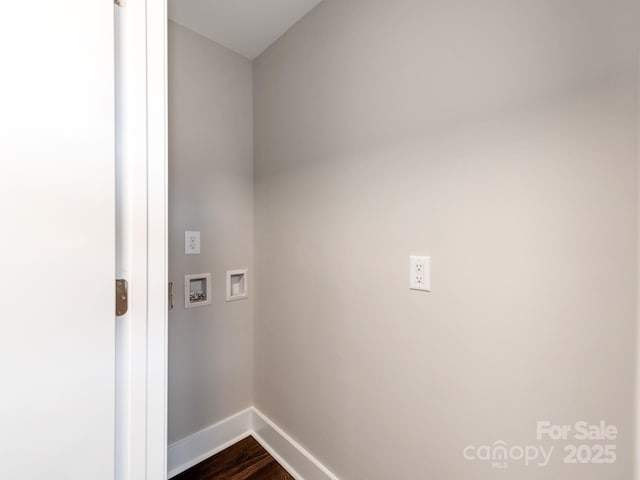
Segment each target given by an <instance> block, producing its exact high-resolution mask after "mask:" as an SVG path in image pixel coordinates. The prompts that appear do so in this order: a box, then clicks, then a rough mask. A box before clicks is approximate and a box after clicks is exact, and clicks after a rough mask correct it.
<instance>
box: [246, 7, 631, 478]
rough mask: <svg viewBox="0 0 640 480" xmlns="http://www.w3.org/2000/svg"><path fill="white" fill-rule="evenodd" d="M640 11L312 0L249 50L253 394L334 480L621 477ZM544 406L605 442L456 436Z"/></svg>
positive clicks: (525, 417)
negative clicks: (596, 451)
mask: <svg viewBox="0 0 640 480" xmlns="http://www.w3.org/2000/svg"><path fill="white" fill-rule="evenodd" d="M638 18H639V16H638V11H637V5H636V2H631V1H623V0H619V1H611V2H599V1H577V0H566V1H557V0H554V1H552V0H520V1H518V2H507V1H502V0H483V1H481V2H478V1H477V0H461V1H455V2H444V1H435V0H433V1H424V0H397V1H394V2H389V1H382V0H380V1H372V0H351V1H344V0H325V1H324V2H323V3H322V4H320V6H319V7H317V8H316V9H315V10H313V11H312V12H311V13H310V14H309V15H308V16H307V17H305V18H304V19H303V20H302V21H301V22H300V23H299V24H298V25H296V26H295V27H294V28H293V29H292V30H290V31H289V32H288V33H287V34H286V35H285V36H284V37H283V38H282V39H281V40H280V41H278V42H277V43H276V44H275V45H274V46H272V47H271V48H270V49H269V50H267V52H266V53H265V54H263V55H262V56H261V57H260V58H258V59H257V60H256V62H255V63H254V99H255V110H254V115H255V124H254V128H255V151H254V154H255V208H256V212H255V213H256V223H255V228H256V243H255V245H256V249H255V255H256V272H257V273H256V274H257V281H256V283H257V284H256V288H255V292H256V327H255V328H256V331H255V404H256V407H257V408H259V409H260V410H261V411H262V412H264V413H265V414H266V415H268V416H269V417H270V418H271V419H272V420H274V421H275V422H276V423H277V424H278V425H279V426H280V427H282V428H283V429H284V430H286V431H287V432H288V433H289V434H291V435H292V436H293V437H294V438H295V439H296V440H298V441H299V442H300V443H301V444H302V445H303V446H304V447H305V448H307V449H308V450H309V451H310V452H311V453H313V454H314V455H315V456H317V457H318V458H319V459H320V460H321V461H323V462H324V463H325V464H326V465H327V466H328V467H329V468H330V469H331V470H333V471H334V472H335V473H336V474H337V475H338V476H339V477H340V478H341V479H343V480H363V479H366V480H387V479H390V478H415V479H418V478H451V479H470V478H473V479H474V480H483V479H493V478H512V479H518V480H529V479H531V480H533V479H536V480H539V479H542V478H549V479H551V478H564V479H567V480H569V479H571V480H574V479H575V480H578V479H580V480H595V479H598V480H604V479H612V478H616V479H621V480H622V479H626V480H630V479H631V478H632V464H633V458H634V450H633V448H632V446H633V423H634V422H633V420H634V404H633V398H634V384H635V378H634V377H635V368H634V359H635V351H636V343H635V339H636V297H637V289H636V284H637V283H636V267H637V256H638V255H637V248H638V247H637V231H636V225H637V194H638V177H637V160H638V156H637V145H638V138H637V137H638V98H637V87H638V74H637V71H638V69H637V45H638V43H637V32H638ZM411 253H423V254H428V255H431V256H432V267H433V277H432V284H433V289H434V291H433V293H431V294H424V293H416V292H410V291H409V290H408V255H409V254H411ZM538 420H550V421H553V422H556V423H561V424H565V423H566V424H572V423H574V422H576V421H579V420H586V421H590V422H598V421H600V420H606V421H607V422H609V423H613V424H615V425H617V427H618V428H619V430H620V436H619V439H618V440H617V442H616V443H617V449H618V461H617V463H616V464H614V465H610V466H589V465H587V466H584V465H564V464H562V459H563V457H564V454H563V451H562V448H563V444H562V443H553V442H548V441H544V442H541V443H542V444H543V445H544V446H545V447H548V446H552V445H555V446H556V448H557V450H558V451H557V452H556V454H555V456H554V458H553V460H552V464H551V465H550V466H549V467H547V468H544V469H541V468H537V467H529V468H524V467H519V466H518V464H517V463H513V464H512V465H511V466H510V468H509V470H508V471H506V472H500V471H497V470H492V469H491V466H490V465H486V464H480V465H479V464H477V463H472V462H467V461H465V460H464V459H463V455H462V450H463V448H464V447H465V446H466V445H470V444H475V445H481V444H492V443H493V442H494V441H496V440H504V441H506V442H508V443H509V444H525V445H526V444H531V443H533V444H537V443H539V442H537V441H536V422H537V421H538Z"/></svg>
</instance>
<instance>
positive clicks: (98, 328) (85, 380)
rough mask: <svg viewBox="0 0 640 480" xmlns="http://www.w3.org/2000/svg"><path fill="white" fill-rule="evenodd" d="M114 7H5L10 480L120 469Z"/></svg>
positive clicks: (1, 401)
mask: <svg viewBox="0 0 640 480" xmlns="http://www.w3.org/2000/svg"><path fill="white" fill-rule="evenodd" d="M113 8H114V7H113V3H112V2H111V1H110V0H61V1H52V0H30V1H11V2H5V4H4V5H3V8H2V19H3V22H2V28H1V29H0V52H1V55H0V59H1V60H0V61H1V67H0V322H1V325H2V328H1V330H0V478H3V479H5V478H6V479H14V480H30V479H34V480H35V479H38V480H39V479H42V478H48V479H60V480H87V479H91V480H113V477H114V473H113V470H114V362H115V359H114V351H115V343H114V342H115V318H114V277H115V275H114V269H115V257H114V252H115V245H114V238H115V227H114V224H115V219H114V214H115V207H114V205H115V199H114V190H115V188H114V168H115V163H114V93H113V92H114V59H113V48H114V47H113V45H114V42H113V29H114V24H113Z"/></svg>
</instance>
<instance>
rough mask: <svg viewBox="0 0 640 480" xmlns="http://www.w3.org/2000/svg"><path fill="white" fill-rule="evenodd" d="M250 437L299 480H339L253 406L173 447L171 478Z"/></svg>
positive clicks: (169, 464) (169, 463) (170, 447)
mask: <svg viewBox="0 0 640 480" xmlns="http://www.w3.org/2000/svg"><path fill="white" fill-rule="evenodd" d="M249 435H251V436H253V438H255V439H256V440H257V441H258V443H260V444H261V445H262V446H263V447H264V449H265V450H267V451H268V452H269V453H270V454H271V455H272V456H273V458H275V459H276V461H277V462H278V463H280V465H282V466H283V467H284V469H285V470H287V471H288V472H289V473H290V474H291V475H292V476H293V477H294V478H296V479H297V480H339V479H338V477H336V476H335V475H334V474H333V473H331V472H330V471H329V470H328V469H327V468H326V467H325V466H324V465H322V463H320V462H319V461H318V460H317V459H316V458H314V457H313V455H311V454H310V453H309V452H307V451H306V450H305V449H304V448H303V447H302V446H301V445H300V444H299V443H297V442H296V441H295V440H294V439H293V438H291V436H289V435H288V434H287V433H286V432H284V431H283V430H282V429H281V428H280V427H278V426H277V425H276V424H274V423H273V422H272V421H271V420H269V418H267V417H266V416H265V415H264V414H262V413H261V412H260V411H258V410H257V409H255V408H253V407H251V408H248V409H247V410H243V411H242V412H239V413H237V414H235V415H233V416H231V417H229V418H227V419H225V420H222V421H221V422H218V423H216V424H215V425H211V426H210V427H207V428H205V429H204V430H201V431H199V432H197V433H194V434H193V435H190V436H189V437H187V438H185V439H183V440H180V441H178V442H176V443H174V444H172V445H170V446H169V450H168V466H169V476H168V478H172V477H174V476H176V475H178V474H179V473H182V472H184V471H185V470H187V469H189V468H191V467H192V466H194V465H197V464H198V463H200V462H201V461H203V460H205V459H207V458H209V457H211V456H212V455H215V454H216V453H218V452H221V451H222V450H224V449H225V448H227V447H230V446H231V445H233V444H234V443H237V442H239V441H240V440H242V439H243V438H246V437H248V436H249Z"/></svg>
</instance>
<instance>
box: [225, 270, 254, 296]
mask: <svg viewBox="0 0 640 480" xmlns="http://www.w3.org/2000/svg"><path fill="white" fill-rule="evenodd" d="M247 272H248V270H247V269H244V270H229V271H228V272H227V302H233V301H235V300H244V299H246V298H249V286H248V282H247Z"/></svg>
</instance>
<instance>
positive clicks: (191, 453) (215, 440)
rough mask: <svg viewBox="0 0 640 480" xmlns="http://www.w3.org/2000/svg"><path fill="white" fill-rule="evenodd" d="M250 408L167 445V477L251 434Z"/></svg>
mask: <svg viewBox="0 0 640 480" xmlns="http://www.w3.org/2000/svg"><path fill="white" fill-rule="evenodd" d="M252 419H253V408H247V409H246V410H243V411H242V412H239V413H236V414H235V415H232V416H231V417H229V418H226V419H224V420H222V421H221V422H218V423H216V424H215V425H211V426H210V427H207V428H205V429H203V430H200V431H199V432H196V433H194V434H193V435H189V436H188V437H187V438H183V439H182V440H179V441H177V442H176V443H173V444H171V445H169V448H168V450H167V467H168V470H169V472H168V478H173V477H175V476H176V475H178V474H179V473H182V472H184V471H185V470H188V469H189V468H191V467H193V466H194V465H197V464H198V463H200V462H202V461H203V460H206V459H207V458H209V457H211V456H212V455H215V454H216V453H218V452H221V451H222V450H224V449H225V448H227V447H230V446H231V445H233V444H234V443H237V442H239V441H240V440H242V439H243V438H246V437H248V436H249V435H250V434H251V422H252Z"/></svg>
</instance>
